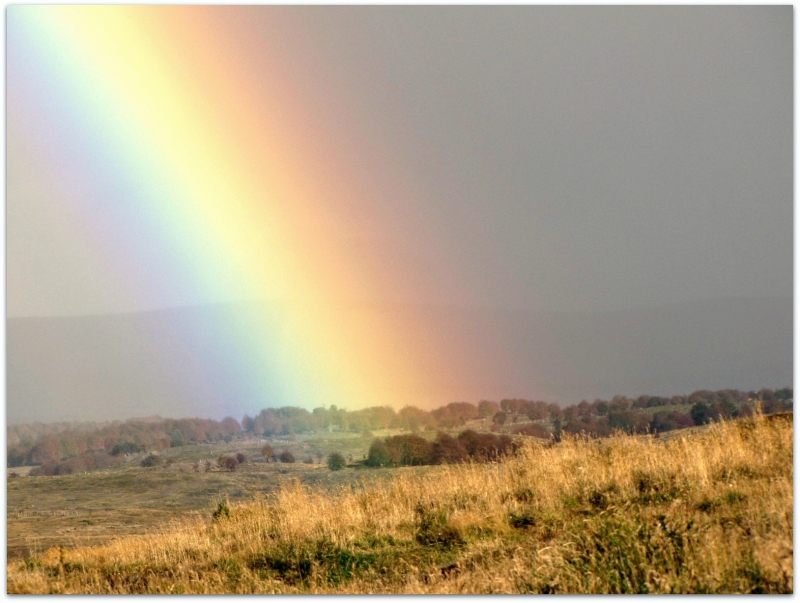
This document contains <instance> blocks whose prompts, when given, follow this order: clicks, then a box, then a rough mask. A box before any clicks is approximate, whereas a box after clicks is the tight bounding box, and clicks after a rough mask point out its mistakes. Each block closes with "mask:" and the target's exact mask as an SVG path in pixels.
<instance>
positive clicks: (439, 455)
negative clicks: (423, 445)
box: [431, 432, 469, 465]
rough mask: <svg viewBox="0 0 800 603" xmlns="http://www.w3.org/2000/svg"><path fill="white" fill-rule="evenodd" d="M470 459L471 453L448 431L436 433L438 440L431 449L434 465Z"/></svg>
mask: <svg viewBox="0 0 800 603" xmlns="http://www.w3.org/2000/svg"><path fill="white" fill-rule="evenodd" d="M468 459H469V454H467V451H466V449H465V448H464V447H463V446H462V445H461V443H460V442H459V441H458V440H456V439H455V438H454V437H452V436H449V435H447V434H446V433H442V432H439V433H438V434H436V441H435V442H434V443H433V450H432V451H431V462H432V463H433V464H434V465H441V464H442V463H448V464H453V463H462V462H464V461H466V460H468Z"/></svg>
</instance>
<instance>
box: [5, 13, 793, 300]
mask: <svg viewBox="0 0 800 603" xmlns="http://www.w3.org/2000/svg"><path fill="white" fill-rule="evenodd" d="M792 10H793V9H792V7H790V6H784V7H680V6H671V7H458V8H447V7H399V8H398V7H326V8H313V7H269V8H267V9H258V8H251V9H249V10H248V11H244V12H242V13H239V14H235V13H233V12H232V13H231V14H230V18H231V20H234V21H235V20H236V19H241V21H242V23H243V24H244V23H248V24H249V25H248V29H247V31H249V32H251V34H250V37H249V38H247V39H245V40H244V41H243V42H242V43H243V44H247V45H250V46H251V48H252V52H253V54H254V56H256V57H257V55H258V50H259V43H260V41H259V35H258V33H256V34H252V32H259V31H262V32H263V35H264V36H267V35H268V36H271V39H272V40H273V46H274V40H275V38H276V37H277V38H278V39H279V40H280V43H281V44H282V48H283V49H284V50H285V53H284V54H283V55H282V56H280V57H278V60H280V61H283V63H284V64H285V70H286V72H287V74H289V75H288V77H289V78H290V80H291V82H292V85H293V86H294V87H295V89H296V90H298V91H299V93H300V94H301V96H302V97H303V98H305V99H307V102H308V110H309V120H316V121H317V122H318V123H320V124H324V127H325V133H326V135H327V136H329V137H331V143H332V145H333V147H334V148H337V149H339V151H340V152H341V154H342V157H343V161H345V162H346V164H347V165H348V169H350V170H352V172H353V174H355V175H356V177H357V178H359V179H360V181H361V182H362V183H363V185H364V187H365V188H366V189H367V190H372V191H374V192H375V195H374V203H376V204H383V205H384V206H385V207H381V208H380V211H381V213H383V214H384V215H392V216H393V217H394V221H395V224H396V240H395V241H392V242H383V246H384V248H385V253H386V256H385V257H384V258H377V259H375V260H374V261H379V262H380V261H383V262H385V263H386V266H387V270H391V264H392V257H393V254H403V255H406V256H408V255H411V256H413V257H415V258H417V259H416V262H417V265H418V266H419V267H420V275H419V278H420V279H421V282H422V281H424V286H423V287H421V289H420V290H424V291H425V293H424V294H423V297H424V299H419V300H417V301H421V302H436V303H459V304H463V305H490V306H502V307H511V308H529V309H530V308H533V309H547V308H555V309H588V310H592V309H607V310H613V309H618V308H624V307H636V306H642V305H659V304H663V303H672V302H680V301H689V300H697V299H709V298H715V297H732V296H754V295H775V296H790V295H791V294H792ZM274 58H275V57H272V59H274ZM16 128H17V125H16V124H15V123H14V121H13V116H12V118H10V120H9V141H8V142H9V148H8V185H9V188H8V311H9V315H12V316H14V315H48V314H50V315H53V314H82V313H102V312H104V311H120V310H137V309H146V308H157V307H163V306H169V305H176V304H181V303H186V304H191V303H196V302H205V301H216V300H202V299H171V300H157V299H144V298H142V299H140V300H139V301H138V302H137V303H135V304H133V305H130V304H131V302H130V300H131V296H130V292H121V293H120V295H119V296H116V295H115V293H114V291H113V289H111V290H109V287H107V286H105V284H106V283H107V279H106V278H105V277H104V276H103V274H98V273H96V272H95V273H93V272H91V271H89V270H87V268H86V263H85V257H84V255H85V252H82V251H81V247H82V245H83V244H85V239H83V238H82V235H81V236H78V235H76V234H70V233H65V232H44V231H43V230H42V229H44V228H50V229H52V228H53V227H52V225H50V224H49V223H48V220H50V216H52V213H51V212H52V209H53V207H55V206H57V205H58V199H57V196H58V194H60V193H58V192H55V191H52V190H44V189H41V187H40V188H39V190H37V188H36V186H35V180H36V176H35V173H32V172H31V170H33V169H35V167H31V165H30V160H29V159H27V158H26V156H25V152H24V143H23V142H22V141H21V138H20V136H16V135H15V132H16V131H17V130H16ZM392 191H402V193H397V194H394V193H393V192H392ZM45 215H46V216H48V218H47V219H45V218H44V216H45ZM352 240H353V241H354V242H353V244H354V245H357V244H358V243H357V240H358V235H357V234H353V236H352ZM431 258H436V260H435V261H433V260H431ZM106 269H107V270H112V269H113V266H112V265H111V264H110V265H109V266H108V267H107V268H106ZM95 270H100V271H101V272H102V270H103V269H102V268H96V267H95ZM426 271H430V274H427V273H426ZM437 271H438V272H437ZM444 272H447V273H448V276H449V277H450V278H449V279H448V278H441V277H442V273H444ZM454 283H455V284H454ZM387 297H389V298H391V297H393V294H392V292H389V293H388V294H387ZM394 297H395V298H396V299H397V298H398V297H399V296H397V295H395V296H394ZM126 304H128V305H126Z"/></svg>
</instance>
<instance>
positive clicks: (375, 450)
mask: <svg viewBox="0 0 800 603" xmlns="http://www.w3.org/2000/svg"><path fill="white" fill-rule="evenodd" d="M391 464H392V455H391V454H389V449H388V448H387V447H386V444H384V443H383V442H382V441H381V440H375V441H374V442H372V444H371V445H370V447H369V454H367V461H366V463H365V465H366V466H367V467H388V466H389V465H391Z"/></svg>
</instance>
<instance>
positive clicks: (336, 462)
mask: <svg viewBox="0 0 800 603" xmlns="http://www.w3.org/2000/svg"><path fill="white" fill-rule="evenodd" d="M346 464H347V463H346V462H345V460H344V457H343V456H342V455H341V454H340V453H338V452H331V453H330V454H329V455H328V469H330V470H331V471H339V470H340V469H344V467H345V465H346Z"/></svg>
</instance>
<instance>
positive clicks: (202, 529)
mask: <svg viewBox="0 0 800 603" xmlns="http://www.w3.org/2000/svg"><path fill="white" fill-rule="evenodd" d="M792 438H793V426H792V419H791V415H789V416H788V418H786V417H784V418H782V419H781V418H778V419H773V420H769V419H767V418H764V417H762V416H756V417H755V418H754V419H751V420H747V421H739V422H731V423H722V424H719V425H713V426H712V427H711V428H709V429H707V430H705V431H704V432H702V433H696V434H692V435H689V436H686V437H677V438H671V439H657V438H653V437H641V436H633V437H632V436H624V435H619V436H616V437H613V438H610V439H606V440H594V441H591V440H585V439H581V438H577V439H571V440H566V441H564V442H562V443H560V444H557V445H554V446H552V447H547V446H542V445H539V444H534V443H530V444H528V445H527V446H526V447H524V448H523V449H522V450H521V451H520V453H519V454H518V455H517V456H516V457H514V458H510V459H508V460H506V461H504V462H501V463H496V464H488V465H460V466H444V467H441V468H440V469H438V470H436V471H432V472H430V473H429V474H427V475H423V476H408V475H406V476H403V475H399V476H397V477H395V478H393V479H390V480H386V481H382V482H377V483H376V482H372V483H364V484H363V487H362V488H346V489H342V490H341V491H340V492H338V493H336V494H333V495H332V494H330V493H325V492H322V491H315V490H313V489H309V488H307V487H303V486H300V485H298V484H295V485H292V486H289V487H285V488H283V489H281V490H280V491H279V492H277V493H276V494H274V495H271V496H269V497H266V498H262V499H259V500H256V501H254V502H249V503H242V504H237V505H231V506H230V513H229V515H227V516H226V514H225V513H224V512H223V513H222V514H221V515H220V517H219V518H218V519H216V520H213V521H212V520H211V519H210V518H202V517H200V516H194V517H192V518H187V519H186V520H184V521H183V522H182V523H180V524H174V525H172V526H170V527H169V528H168V529H165V531H164V532H163V533H161V534H153V535H149V536H138V537H128V538H124V539H120V540H118V541H116V542H113V543H111V544H109V545H106V546H102V547H87V548H78V549H73V550H64V549H51V550H49V551H47V552H46V553H45V554H44V555H42V556H40V557H34V558H29V559H27V560H25V561H18V562H12V563H10V564H9V566H8V591H9V592H10V593H48V592H58V593H298V592H299V593H528V592H561V593H622V592H663V593H669V592H675V593H699V592H781V593H786V592H792V590H793V571H792V559H793V549H792V517H793V515H792V506H793V495H792V474H793V457H792ZM224 506H225V505H221V508H222V507H224ZM223 511H224V509H223Z"/></svg>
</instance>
